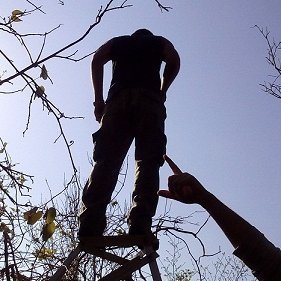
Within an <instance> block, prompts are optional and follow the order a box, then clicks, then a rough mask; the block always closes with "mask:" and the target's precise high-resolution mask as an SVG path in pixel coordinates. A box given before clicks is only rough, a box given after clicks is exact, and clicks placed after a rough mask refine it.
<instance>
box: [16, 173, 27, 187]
mask: <svg viewBox="0 0 281 281" xmlns="http://www.w3.org/2000/svg"><path fill="white" fill-rule="evenodd" d="M17 180H18V181H19V182H20V184H21V185H23V184H24V183H25V182H26V181H27V180H26V178H25V177H24V175H23V174H21V175H20V176H19V177H17Z"/></svg>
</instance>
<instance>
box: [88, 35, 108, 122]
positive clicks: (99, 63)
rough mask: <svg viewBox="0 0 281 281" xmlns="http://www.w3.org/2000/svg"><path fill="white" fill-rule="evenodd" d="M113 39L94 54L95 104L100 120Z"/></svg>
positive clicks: (92, 67) (97, 118)
mask: <svg viewBox="0 0 281 281" xmlns="http://www.w3.org/2000/svg"><path fill="white" fill-rule="evenodd" d="M111 46H112V40H109V41H108V42H107V43H105V44H104V45H102V46H101V47H100V48H99V49H98V50H97V51H96V52H95V54H94V56H93V60H92V65H91V70H92V82H93V88H94V100H95V101H94V106H95V110H94V112H95V116H96V120H97V121H98V122H100V121H101V118H102V115H103V112H104V106H105V104H104V98H103V73H104V65H105V64H106V63H107V62H108V61H109V60H110V59H111Z"/></svg>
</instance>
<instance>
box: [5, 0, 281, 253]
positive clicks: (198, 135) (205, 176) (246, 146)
mask: <svg viewBox="0 0 281 281" xmlns="http://www.w3.org/2000/svg"><path fill="white" fill-rule="evenodd" d="M43 2H44V1H43ZM43 2H42V3H40V1H34V3H37V4H38V5H39V4H41V5H42V8H43V10H44V11H46V13H47V14H46V15H44V14H42V13H40V12H36V13H33V14H32V15H31V16H29V17H26V18H24V19H23V22H21V23H17V30H18V31H19V32H22V33H25V32H31V31H33V32H45V31H47V30H51V29H52V28H54V27H55V26H57V25H59V24H63V25H62V26H61V27H60V28H59V29H58V30H57V31H55V32H53V33H52V34H50V35H49V36H48V37H47V41H46V48H45V49H44V56H46V55H48V54H50V53H52V52H54V51H56V50H57V49H58V48H61V47H63V46H64V45H65V44H68V43H70V42H73V41H74V40H76V39H77V38H79V37H80V36H81V35H82V34H83V33H84V32H85V31H86V30H87V28H88V27H89V25H90V24H91V23H92V22H93V21H94V20H95V16H96V14H97V11H98V9H99V7H100V6H101V5H104V4H105V3H106V1H73V0H70V1H65V5H64V6H61V5H58V4H57V1H47V3H43ZM116 3H118V1H117V2H116ZM128 3H131V4H133V7H131V8H126V9H121V10H116V11H112V12H110V13H108V14H106V16H105V17H104V18H103V19H102V22H101V23H100V25H98V26H97V27H96V28H95V29H94V30H93V31H92V32H91V33H90V34H89V35H88V36H87V37H86V39H85V40H83V42H81V43H80V44H78V45H77V46H76V47H74V48H73V49H72V51H75V50H76V49H78V50H79V52H78V54H77V57H82V56H84V55H85V54H88V53H91V52H93V51H95V50H96V49H97V48H98V47H99V46H100V45H101V44H102V43H104V42H105V41H107V40H108V39H110V38H111V37H113V36H118V35H123V34H131V33H132V32H134V31H135V30H136V29H138V28H148V29H150V30H151V31H152V32H153V33H154V34H157V35H162V36H164V37H166V38H168V39H169V40H170V41H171V42H172V43H173V44H174V46H175V48H176V49H177V50H178V52H179V54H180V57H181V70H180V73H179V75H178V77H177V78H176V80H175V82H174V84H173V85H172V87H171V88H170V90H169V92H168V98H167V102H166V107H167V113H168V118H167V121H166V134H167V137H168V145H167V154H168V155H169V156H170V157H171V158H172V159H173V160H174V161H175V162H176V163H177V164H178V165H179V166H180V167H181V168H182V170H184V171H188V172H190V173H192V174H194V175H195V176H196V177H197V178H198V179H199V180H200V181H201V182H202V184H203V185H204V186H205V187H206V188H207V189H208V190H210V191H211V192H212V193H214V194H215V195H216V196H217V197H218V198H219V199H221V200H222V201H223V202H224V203H225V204H227V205H228V206H229V207H231V208H232V209H233V210H235V211H236V212H237V213H239V214H240V215H241V216H243V217H244V218H245V219H246V220H248V221H249V222H251V223H252V224H253V225H254V226H256V227H257V228H258V229H259V230H261V231H262V232H263V233H264V234H265V235H266V236H267V237H268V238H269V239H270V240H271V241H272V242H273V243H274V244H276V245H278V246H280V245H281V236H280V213H281V204H280V198H281V189H280V183H281V173H280V167H281V165H280V164H281V152H280V132H281V122H280V121H281V102H280V101H279V100H278V99H276V98H274V97H272V96H269V95H266V94H265V93H263V91H262V88H261V86H260V85H259V84H260V83H263V82H264V81H269V80H270V77H269V75H270V74H273V73H274V72H273V69H272V68H271V67H270V66H268V64H267V62H266V59H265V57H266V54H267V46H266V42H265V40H264V38H263V37H262V35H261V34H260V33H259V31H258V29H257V28H255V27H254V26H255V25H258V26H260V27H262V28H268V30H269V31H270V32H271V35H272V36H274V37H275V39H276V41H278V40H281V31H280V26H281V18H280V8H281V3H280V1H279V0H269V1H265V0H263V1H262V0H248V1H244V0H235V1H229V0H227V1H218V0H213V1H207V0H196V1H195V0H177V1H162V3H163V4H165V5H167V6H171V7H172V8H173V9H171V10H170V11H169V12H162V13H161V11H160V9H159V8H158V7H157V5H156V3H155V2H154V1H153V0H143V1H128ZM14 9H20V10H25V9H27V10H30V9H31V7H30V5H29V4H28V3H27V2H25V1H14V0H12V1H1V4H0V10H1V15H5V16H8V15H10V13H11V11H12V10H14ZM15 26H16V25H15ZM0 42H1V50H3V51H4V52H5V53H6V54H8V55H9V56H10V57H11V58H13V59H14V61H15V62H16V64H17V66H18V67H19V68H23V67H24V66H26V65H28V63H29V62H28V57H27V56H26V54H25V53H24V51H23V50H21V48H20V47H19V44H18V43H17V41H16V40H11V39H10V37H8V36H6V35H5V34H3V32H2V33H0ZM34 42H35V43H34ZM39 42H42V39H38V38H33V39H30V40H29V41H28V43H29V44H32V47H31V49H32V52H33V54H34V55H35V54H38V52H39V50H40V46H41V45H40V44H41V43H39ZM69 53H71V52H67V53H66V54H69ZM90 63H91V57H88V58H86V59H84V60H83V61H81V62H77V63H75V62H70V61H66V60H61V59H53V60H50V61H48V62H47V63H46V67H47V70H48V73H49V76H50V77H51V78H52V81H53V84H51V83H50V82H49V81H43V80H42V82H41V83H42V85H44V87H45V89H46V94H47V95H48V98H49V99H50V100H51V101H53V102H54V103H55V104H56V105H57V106H58V107H59V108H60V109H61V111H63V112H64V113H65V114H66V115H69V116H83V117H84V119H76V120H63V125H64V128H65V132H66V135H67V137H68V139H69V140H73V141H74V144H73V146H72V152H73V155H74V159H75V163H76V166H77V167H79V170H80V173H81V178H82V179H84V180H86V178H87V176H88V174H89V173H90V170H91V166H90V164H89V161H88V157H90V156H91V154H92V143H91V134H92V133H93V132H94V131H96V130H97V129H98V128H99V124H98V123H97V122H96V121H95V119H94V117H93V114H92V110H93V107H92V101H93V95H92V85H91V78H90ZM0 64H1V66H0V71H1V73H2V71H3V70H5V69H6V70H8V74H12V73H13V71H12V70H11V69H10V68H9V67H8V66H7V65H6V64H5V62H4V60H3V57H0ZM37 72H38V76H39V74H40V72H39V70H37ZM8 74H6V75H7V76H8ZM105 75H106V77H105V95H106V91H107V89H108V84H109V82H110V65H108V66H107V67H106V72H105ZM38 83H39V82H38ZM39 84H40V83H39ZM20 85H23V83H22V81H21V80H20V79H18V80H16V81H14V85H13V87H20ZM9 89H11V87H9V86H7V85H6V86H2V87H1V88H0V91H5V90H9ZM29 94H30V93H29V92H28V90H27V91H25V92H23V93H18V94H13V95H0V136H1V138H2V139H3V140H4V141H6V142H7V143H8V147H7V148H8V151H9V153H10V154H11V156H12V158H13V160H14V162H16V163H20V164H19V166H18V167H19V169H21V170H23V171H25V172H26V173H30V174H32V175H34V177H35V182H34V184H33V185H32V189H33V191H32V192H33V195H34V198H38V200H40V199H41V198H43V199H44V198H48V196H49V193H48V190H47V185H46V181H48V184H49V186H50V187H51V189H52V191H53V192H54V193H55V192H56V191H58V190H60V189H61V188H62V184H63V180H64V178H67V177H69V176H70V175H71V165H70V162H69V159H68V155H67V151H66V148H65V146H64V144H63V142H62V140H61V139H60V140H59V141H58V142H56V143H55V144H54V140H55V139H56V138H57V137H58V135H59V131H58V127H57V125H56V122H55V120H54V118H53V117H52V116H49V115H48V114H47V112H46V111H42V105H41V104H40V102H39V100H35V101H34V103H33V106H32V118H31V123H30V127H29V130H28V131H27V133H26V134H25V137H23V136H22V132H23V131H24V129H25V126H26V122H27V113H28V102H29ZM128 155H129V158H128V160H129V171H128V178H127V181H126V184H125V187H124V190H123V192H122V196H121V198H120V200H121V201H122V200H127V201H128V200H129V199H130V192H131V190H132V185H133V169H134V160H133V156H134V152H133V150H132V149H131V150H130V151H129V154H128ZM170 174H171V171H170V170H169V168H168V167H167V165H164V167H163V168H162V170H161V187H162V188H165V187H166V182H167V177H168V176H169V175H170ZM164 208H165V199H160V203H159V207H158V214H161V213H163V212H164ZM198 210H201V208H200V207H199V206H196V205H190V206H188V205H183V204H181V203H178V202H173V203H172V207H171V212H172V214H173V215H174V216H186V215H189V214H191V213H193V212H194V211H198ZM200 216H201V215H198V217H200ZM203 216H205V218H206V214H205V215H203ZM198 217H197V215H196V216H195V215H194V218H193V219H192V220H193V222H196V221H197V219H198V220H199V218H198ZM200 219H201V218H200ZM186 227H187V228H188V227H189V226H188V225H187V226H186ZM200 237H201V239H202V240H203V241H204V244H205V246H206V249H207V251H208V252H209V253H212V252H215V251H217V250H218V249H219V247H221V248H222V250H223V251H225V252H226V253H227V254H231V253H232V247H231V245H230V243H229V242H228V241H227V239H226V238H225V237H224V235H223V234H222V232H221V231H220V229H219V228H218V227H217V226H216V224H215V223H214V221H212V220H211V221H210V222H209V223H208V224H207V226H206V227H204V229H203V231H202V233H201V236H200ZM190 245H191V247H192V242H191V244H190ZM160 249H161V251H165V246H164V247H162V246H161V241H160Z"/></svg>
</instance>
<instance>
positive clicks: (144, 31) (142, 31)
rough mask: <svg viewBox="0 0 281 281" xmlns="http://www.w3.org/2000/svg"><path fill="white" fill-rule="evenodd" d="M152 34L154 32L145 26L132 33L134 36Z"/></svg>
mask: <svg viewBox="0 0 281 281" xmlns="http://www.w3.org/2000/svg"><path fill="white" fill-rule="evenodd" d="M151 35H153V33H152V32H151V31H150V30H148V29H145V28H141V29H138V30H136V31H135V32H134V33H133V34H132V36H151Z"/></svg>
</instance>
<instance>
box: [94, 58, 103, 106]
mask: <svg viewBox="0 0 281 281" xmlns="http://www.w3.org/2000/svg"><path fill="white" fill-rule="evenodd" d="M92 82H93V88H94V97H95V102H103V65H100V64H97V63H95V61H93V63H92Z"/></svg>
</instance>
